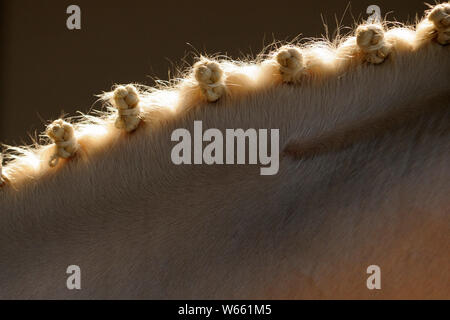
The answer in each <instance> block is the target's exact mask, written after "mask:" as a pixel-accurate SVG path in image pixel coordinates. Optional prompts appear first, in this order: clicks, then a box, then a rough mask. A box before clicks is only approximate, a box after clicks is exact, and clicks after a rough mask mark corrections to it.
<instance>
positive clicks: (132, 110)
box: [0, 2, 450, 190]
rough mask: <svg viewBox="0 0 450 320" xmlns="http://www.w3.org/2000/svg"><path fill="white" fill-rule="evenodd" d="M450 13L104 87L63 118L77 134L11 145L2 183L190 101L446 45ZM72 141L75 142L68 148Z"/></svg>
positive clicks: (238, 94)
mask: <svg viewBox="0 0 450 320" xmlns="http://www.w3.org/2000/svg"><path fill="white" fill-rule="evenodd" d="M449 17H450V3H448V2H446V3H443V4H439V5H436V6H434V7H432V8H430V10H428V11H427V12H426V14H425V17H424V18H423V19H422V20H420V21H418V22H417V23H416V24H415V25H410V26H403V25H398V24H393V23H389V22H387V21H384V22H382V23H379V24H368V23H363V24H361V25H360V26H358V27H357V28H356V30H355V31H354V32H353V34H351V35H348V36H346V37H343V38H340V39H336V41H334V42H330V41H327V40H325V39H322V40H316V41H312V42H308V43H303V44H302V43H301V42H298V43H290V44H288V45H285V46H282V47H278V48H274V49H273V50H272V51H270V52H269V53H266V54H260V55H259V56H258V57H257V58H256V59H255V60H253V61H232V60H229V59H226V58H219V59H214V58H212V57H200V58H199V61H198V62H197V63H196V64H195V65H194V66H193V67H192V68H191V69H188V70H186V71H185V73H184V75H183V77H181V78H179V79H175V80H171V81H169V82H167V83H165V84H160V86H159V87H154V88H150V87H145V86H142V85H137V84H135V85H128V86H126V87H125V86H118V87H117V88H114V90H113V91H111V92H106V93H103V94H101V95H100V98H101V100H102V101H104V102H105V104H106V111H102V112H100V111H97V112H94V113H93V114H91V115H82V116H81V117H78V118H68V119H65V121H64V126H66V127H65V128H66V129H67V130H69V131H71V130H73V137H74V138H73V137H72V136H70V139H69V138H68V139H69V140H64V138H60V140H58V141H57V140H55V138H54V136H52V135H51V134H49V132H52V131H51V130H50V131H49V130H48V129H47V131H46V135H45V137H44V139H43V141H41V142H40V143H35V144H34V145H33V146H30V147H11V146H6V148H7V149H6V152H5V154H4V157H5V159H6V161H7V163H6V165H5V166H4V167H3V168H1V165H0V185H2V189H5V188H8V189H11V190H19V189H20V188H21V187H22V186H23V185H27V184H29V183H32V182H35V181H38V180H40V179H41V178H42V177H43V176H46V175H51V174H52V173H53V172H58V168H60V167H61V166H66V165H70V161H71V159H70V158H71V157H72V156H73V157H79V158H80V159H83V160H86V161H87V160H89V159H90V158H92V157H94V156H95V155H97V154H100V153H101V152H102V150H104V149H105V148H106V147H107V146H108V145H109V144H112V143H113V142H114V141H116V140H117V139H125V136H126V135H127V134H152V132H153V131H156V130H158V128H161V127H163V126H165V125H167V123H168V122H170V121H173V120H176V119H179V118H182V117H185V116H186V115H187V114H188V113H190V112H191V111H192V110H193V109H196V108H207V107H208V105H209V104H210V103H212V102H215V101H217V100H220V99H226V100H227V101H229V100H237V99H242V98H243V97H245V96H248V95H250V94H253V93H259V92H263V91H267V90H269V89H271V88H275V87H278V86H285V85H287V84H289V85H291V86H295V87H301V86H305V85H314V86H317V87H318V88H321V86H322V84H323V83H325V82H326V80H328V79H332V78H340V77H345V76H350V75H351V74H352V72H355V71H356V70H359V69H360V68H368V65H369V64H374V65H378V64H381V63H383V62H385V61H386V60H391V61H395V60H396V59H398V58H399V57H401V56H405V55H414V54H417V53H418V52H419V51H420V50H422V49H424V48H428V47H430V46H431V47H432V48H433V50H445V49H444V48H443V47H442V46H441V45H447V44H448V43H449V42H450V36H449V26H450V19H449ZM322 89H323V90H326V87H323V88H322ZM274 112H276V110H274ZM58 121H61V120H58ZM54 125H55V124H52V126H54ZM141 128H146V129H148V130H145V131H144V130H141ZM136 129H137V130H136ZM135 130H136V132H134V133H131V132H132V131H135ZM63 135H64V134H63ZM49 138H51V139H49ZM75 139H76V140H75ZM74 146H76V148H75V147H74ZM68 147H73V148H72V149H71V150H70V151H68V149H67V148H68ZM59 159H60V160H61V161H57V160H59ZM49 162H50V163H54V166H52V165H49ZM53 167H55V168H53ZM9 187H11V188H9Z"/></svg>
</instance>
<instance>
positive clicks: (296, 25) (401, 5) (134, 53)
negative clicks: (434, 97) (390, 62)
mask: <svg viewBox="0 0 450 320" xmlns="http://www.w3.org/2000/svg"><path fill="white" fill-rule="evenodd" d="M71 4H76V5H78V6H80V7H81V27H82V29H81V30H74V31H70V30H68V29H67V27H66V20H67V17H68V14H66V8H67V7H68V6H69V5H71ZM349 4H350V7H349V8H348V10H347V13H346V14H345V15H344V12H345V11H346V10H345V9H346V7H347V6H348V5H349ZM372 4H376V5H378V6H380V7H381V10H382V15H383V16H384V15H385V14H386V13H388V12H392V13H390V14H389V15H388V18H389V20H393V19H394V18H395V19H397V20H398V21H402V22H406V21H408V20H409V21H413V20H414V18H415V16H416V14H419V16H421V15H422V13H423V11H424V10H425V9H426V8H427V7H426V6H425V4H424V3H423V1H422V0H382V1H375V0H367V1H365V0H364V1H352V2H349V1H348V0H333V1H324V0H308V1H292V2H291V1H270V2H261V1H246V0H241V1H234V0H233V1H213V0H210V1H195V0H191V1H177V2H174V1H149V0H147V1H138V0H128V1H113V0H110V1H106V0H78V1H64V0H0V6H1V8H0V10H1V11H0V12H1V26H0V28H1V34H0V41H1V51H0V63H1V88H0V142H1V143H7V144H13V145H14V144H22V143H27V144H28V143H30V142H31V140H30V139H29V138H28V133H32V134H34V133H35V132H38V133H39V132H41V131H42V130H43V129H44V123H45V121H47V120H50V119H55V118H57V117H59V116H60V115H61V113H62V111H64V112H65V113H67V114H69V115H74V114H75V111H77V110H80V111H83V112H87V111H88V110H89V109H90V108H91V106H92V105H93V103H94V102H95V100H96V98H95V97H94V95H95V94H98V93H100V92H102V91H108V90H109V89H110V88H111V86H112V85H113V84H116V83H129V82H140V83H144V84H147V85H152V84H153V79H154V78H159V79H163V80H167V79H168V78H169V73H168V72H169V70H171V72H172V73H173V71H174V70H176V68H175V67H177V66H178V67H180V66H181V67H183V66H186V63H189V64H190V63H192V61H193V59H192V54H190V53H192V52H195V51H197V52H199V53H203V52H207V53H209V54H214V53H222V54H228V55H229V56H231V57H233V58H239V57H243V56H247V55H256V54H257V53H258V52H259V51H261V50H262V48H263V47H264V46H265V45H268V44H270V43H271V42H272V41H273V40H274V39H276V40H292V39H293V38H295V36H297V35H298V34H300V33H301V34H302V37H319V36H320V35H321V34H324V30H325V29H324V26H323V23H322V19H321V14H322V15H323V18H324V20H325V21H326V22H327V23H328V24H329V28H330V30H331V31H334V30H335V28H336V24H335V16H337V17H338V18H339V20H340V19H341V18H342V17H343V20H342V21H343V24H344V25H345V26H352V25H353V23H354V18H356V19H358V18H359V19H361V18H367V15H366V13H365V12H366V8H367V7H368V6H369V5H372ZM183 60H184V61H185V64H184V65H183V62H182V61H183ZM97 107H100V106H99V105H97Z"/></svg>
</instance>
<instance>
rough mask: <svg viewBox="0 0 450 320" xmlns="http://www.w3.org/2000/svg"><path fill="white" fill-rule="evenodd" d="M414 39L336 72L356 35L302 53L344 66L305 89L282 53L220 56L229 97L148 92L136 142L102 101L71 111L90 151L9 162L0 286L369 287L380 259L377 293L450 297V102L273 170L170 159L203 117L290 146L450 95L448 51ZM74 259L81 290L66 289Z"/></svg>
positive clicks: (120, 290) (138, 290)
mask: <svg viewBox="0 0 450 320" xmlns="http://www.w3.org/2000/svg"><path fill="white" fill-rule="evenodd" d="M388 33H389V31H388ZM399 33H401V32H399ZM405 33H406V34H407V35H410V31H406V32H405ZM392 34H393V35H398V33H396V32H392V33H391V35H392ZM386 36H388V35H386ZM413 38H414V37H413ZM398 39H404V38H403V37H402V36H400V37H399V38H398ZM414 39H415V38H414ZM348 41H349V42H351V41H354V39H353V40H352V39H351V38H350V39H349V40H348ZM414 41H415V40H414ZM402 43H403V42H402ZM404 44H405V45H399V46H397V47H395V46H394V48H393V54H392V57H391V55H390V57H391V59H387V60H386V61H385V63H383V64H381V65H377V66H375V65H361V64H356V65H353V62H352V61H353V60H352V59H349V60H348V61H347V60H346V61H339V63H338V62H337V61H335V60H333V59H332V62H331V64H330V65H329V66H330V69H328V68H327V63H328V62H327V61H328V60H327V58H326V57H327V56H328V52H337V51H338V52H339V54H343V52H346V53H352V52H354V51H355V48H356V47H355V44H354V42H353V44H351V45H349V44H348V43H347V45H349V47H347V48H345V50H343V49H344V48H340V49H342V50H337V51H336V50H332V49H326V50H325V51H321V50H322V49H321V48H319V49H317V47H316V48H314V50H319V51H320V52H322V54H323V55H324V59H322V60H320V61H313V60H312V59H311V56H312V55H310V54H309V53H308V50H309V49H308V48H306V50H305V51H306V52H305V56H306V58H305V59H306V61H307V63H308V64H309V66H311V69H310V74H312V75H317V76H318V75H319V74H318V73H315V72H319V71H318V70H333V71H332V72H331V73H326V74H327V76H324V77H318V78H320V79H316V78H314V79H312V80H305V79H303V81H301V86H292V85H281V84H280V83H281V82H282V79H281V77H280V74H279V69H278V68H277V67H276V65H274V64H273V61H271V62H269V63H260V64H258V65H257V66H255V65H250V64H245V63H231V62H222V63H221V67H222V68H223V70H224V72H225V73H226V74H227V77H226V85H227V95H226V96H225V97H222V99H221V100H219V101H218V102H217V103H215V104H203V105H200V106H199V104H198V101H201V100H199V99H198V94H199V93H198V90H197V89H198V87H196V86H195V84H193V83H192V82H189V81H187V80H186V81H181V82H180V83H179V84H178V85H177V86H176V87H175V88H176V89H174V88H172V87H171V88H169V89H168V90H156V89H152V90H151V91H146V90H148V89H145V88H144V89H143V90H141V97H140V99H141V102H142V114H143V115H142V116H143V117H144V119H145V122H144V123H143V125H142V126H141V127H140V128H139V129H138V130H136V132H135V133H134V134H132V135H131V136H129V137H127V139H124V138H123V136H121V135H117V134H114V133H113V132H115V131H114V130H113V126H114V124H113V123H114V115H113V114H106V115H104V116H103V118H90V121H91V123H81V124H75V127H76V134H77V141H78V142H79V143H80V145H81V147H82V149H83V150H84V151H85V153H86V154H84V155H83V156H80V157H76V158H75V159H73V161H70V163H66V165H65V166H61V167H59V168H58V169H57V170H51V171H49V170H48V169H45V168H44V167H43V166H42V165H41V163H40V161H41V159H45V158H46V157H45V154H46V153H48V150H47V148H48V147H43V148H39V149H37V150H38V151H30V150H24V151H23V152H29V154H27V155H25V156H21V157H19V158H17V160H16V162H14V163H12V164H9V165H8V166H7V167H6V172H7V174H8V178H11V179H12V182H11V184H12V186H15V187H16V188H17V189H18V191H14V190H13V189H12V188H3V189H2V190H1V191H0V210H1V214H0V243H1V244H2V245H1V246H0V298H18V297H20V298H184V299H186V298H226V299H232V298H248V299H251V298H330V297H331V298H343V297H344V298H349V297H357V298H371V297H373V296H372V294H373V293H372V292H369V291H368V290H367V289H366V288H365V278H366V274H365V270H366V268H367V266H369V265H371V264H379V265H380V266H381V267H382V270H384V271H383V272H384V273H383V279H386V280H384V281H386V282H385V283H386V287H384V290H383V291H381V292H380V293H378V294H377V295H376V297H382V298H408V297H413V298H431V297H437V298H449V297H448V288H447V283H448V280H449V278H448V277H449V276H448V272H447V268H445V266H446V258H447V251H446V245H447V244H448V237H447V236H446V235H448V234H450V232H449V231H450V230H449V226H450V223H449V221H448V217H449V215H448V212H449V208H450V203H449V200H448V194H449V192H450V184H449V181H450V171H449V168H448V163H449V161H450V154H449V151H448V150H449V145H448V141H449V137H448V123H449V122H448V120H449V117H450V115H449V113H448V108H447V109H446V112H444V113H442V112H440V113H436V112H433V113H430V114H429V115H425V116H423V117H422V118H420V119H419V120H420V121H419V122H418V123H416V124H414V125H413V126H411V127H404V128H399V130H397V131H395V132H386V133H385V135H381V136H380V135H377V136H374V137H371V138H370V139H367V138H366V139H364V140H361V141H357V142H356V143H355V144H354V145H353V146H351V147H349V148H347V149H343V150H334V151H330V152H328V153H324V154H319V155H317V156H316V157H313V158H309V159H300V160H297V159H291V158H285V159H284V160H283V161H282V163H281V165H280V173H279V174H278V175H276V176H274V177H261V176H260V175H259V174H258V171H259V167H258V166H211V167H204V166H175V165H173V164H172V162H171V161H170V149H171V147H172V145H171V143H170V135H171V132H172V131H173V130H174V129H176V128H188V129H192V126H193V121H194V120H202V121H203V123H204V127H205V128H204V129H205V130H206V129H207V127H214V128H219V129H225V128H244V129H245V128H279V129H280V148H281V149H283V147H284V146H286V145H287V144H288V143H289V142H291V141H310V140H313V139H316V138H318V137H319V138H320V137H321V136H323V135H326V134H333V132H336V131H339V130H340V129H341V128H345V127H347V126H349V125H352V124H357V123H360V122H361V121H364V120H367V119H371V118H375V117H377V116H380V115H383V114H385V113H386V112H390V111H393V110H403V109H404V108H405V106H410V105H412V106H414V107H415V108H428V107H430V108H431V106H432V105H434V104H436V103H437V104H439V103H447V104H448V99H449V97H448V89H449V84H450V82H449V81H450V80H449V77H448V74H449V71H450V59H449V50H450V49H449V47H443V46H440V45H438V44H436V43H433V42H422V41H420V43H419V42H418V44H417V45H416V43H415V42H414V43H411V42H408V41H404ZM343 45H345V43H344V44H343ZM310 49H311V48H310ZM347 49H348V50H347ZM311 50H312V49H311ZM327 50H328V51H327ZM346 50H347V51H346ZM353 57H357V55H356V56H353ZM317 66H320V67H317ZM316 67H317V68H316ZM322 67H323V68H325V69H323V68H322ZM315 68H316V69H315ZM320 74H322V75H323V74H324V73H320ZM330 74H331V75H332V76H330ZM268 75H270V76H268ZM274 79H275V80H274ZM316 80H319V81H316ZM106 96H108V95H106ZM238 97H239V98H238ZM435 99H438V100H437V101H436V100H435ZM444 111H445V110H444ZM446 132H447V133H446ZM444 133H446V134H444ZM68 182H70V183H68ZM447 263H448V261H447ZM72 264H77V265H79V266H80V267H81V269H82V272H83V280H82V281H83V290H81V291H80V292H71V291H68V290H67V289H66V288H65V281H66V275H65V270H66V268H67V266H68V265H72ZM443 266H444V267H443Z"/></svg>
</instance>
